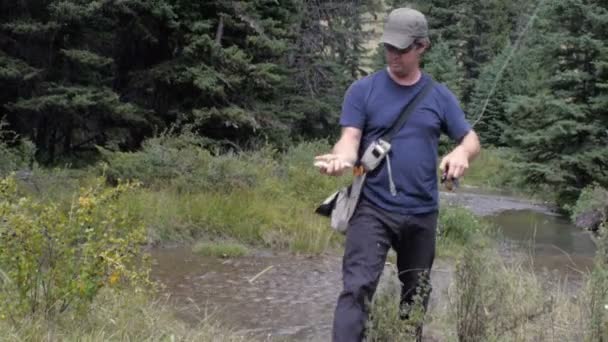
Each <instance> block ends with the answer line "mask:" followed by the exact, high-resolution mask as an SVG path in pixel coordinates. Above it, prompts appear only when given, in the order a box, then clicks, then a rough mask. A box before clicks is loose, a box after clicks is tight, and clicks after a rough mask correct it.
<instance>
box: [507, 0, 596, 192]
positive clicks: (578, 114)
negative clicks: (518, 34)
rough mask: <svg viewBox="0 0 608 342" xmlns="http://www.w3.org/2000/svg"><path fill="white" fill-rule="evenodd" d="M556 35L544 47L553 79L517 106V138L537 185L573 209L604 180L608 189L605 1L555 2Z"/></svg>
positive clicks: (512, 113)
mask: <svg viewBox="0 0 608 342" xmlns="http://www.w3.org/2000/svg"><path fill="white" fill-rule="evenodd" d="M604 6H605V5H604ZM548 15H549V16H550V18H551V27H550V30H548V31H546V32H545V35H544V38H545V44H544V45H542V46H539V49H541V51H542V53H543V55H544V57H545V58H544V66H545V67H546V70H547V72H548V74H549V75H552V77H551V78H549V79H548V80H547V82H546V86H545V87H544V89H543V88H541V89H535V91H533V92H530V93H529V94H528V95H527V96H521V97H519V98H518V99H517V101H515V102H514V104H513V105H512V106H511V107H510V108H509V111H508V115H509V116H511V117H512V120H511V123H512V125H513V127H512V130H511V131H510V132H509V137H510V140H511V141H512V142H513V145H514V146H515V147H516V148H517V149H518V151H519V152H520V155H521V156H522V158H523V159H524V161H525V167H526V169H527V177H528V181H529V182H530V184H538V185H546V186H550V187H552V188H553V189H554V190H556V191H557V192H558V202H559V203H561V204H568V203H570V202H572V201H573V200H575V199H576V197H577V195H578V193H579V192H580V190H581V189H582V188H583V187H584V186H586V185H588V184H590V183H591V182H594V181H597V182H599V183H600V184H601V185H603V186H606V185H607V184H608V177H607V173H606V165H608V151H607V149H606V144H605V142H606V129H607V128H608V126H607V125H606V107H602V106H598V104H599V103H605V102H602V99H604V98H605V84H606V73H605V64H603V63H605V62H602V60H604V61H605V57H603V56H602V53H603V52H605V51H606V33H605V32H604V30H602V29H600V27H604V28H605V27H606V24H607V23H608V11H607V10H606V8H605V7H602V6H601V5H600V2H597V1H584V0H561V1H558V2H555V3H552V4H551V8H550V11H548Z"/></svg>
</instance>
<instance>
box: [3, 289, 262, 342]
mask: <svg viewBox="0 0 608 342" xmlns="http://www.w3.org/2000/svg"><path fill="white" fill-rule="evenodd" d="M173 310H174V308H172V307H171V306H170V305H169V303H168V302H166V301H160V300H157V301H150V300H148V299H147V298H146V297H145V296H144V295H143V294H141V293H128V292H126V293H122V294H119V293H114V292H110V291H107V292H104V293H103V294H102V295H100V296H99V297H98V298H96V299H95V301H94V302H93V304H92V307H91V309H90V312H89V314H88V315H87V316H85V317H82V316H79V315H71V314H68V315H63V316H61V317H60V318H58V319H57V320H56V321H47V320H44V319H36V318H30V319H26V320H24V321H21V322H19V323H18V324H17V325H15V324H9V323H8V322H7V321H6V320H0V331H2V334H0V341H2V342H13V341H14V342H17V341H33V342H38V341H40V342H42V341H45V342H46V341H49V342H50V341H74V342H76V341H82V342H97V341H99V342H102V341H104V342H105V341H193V342H194V341H204V342H215V341H217V342H220V341H221V342H224V341H226V342H237V341H251V339H250V338H245V337H243V336H238V335H236V334H234V333H231V332H230V331H229V330H228V329H226V328H225V327H221V326H220V325H218V324H217V323H215V322H213V321H212V320H211V319H203V320H202V321H201V322H200V323H199V324H197V325H194V326H192V325H188V324H186V323H185V322H183V321H181V320H179V319H177V318H175V317H174V314H173V312H174V311H173Z"/></svg>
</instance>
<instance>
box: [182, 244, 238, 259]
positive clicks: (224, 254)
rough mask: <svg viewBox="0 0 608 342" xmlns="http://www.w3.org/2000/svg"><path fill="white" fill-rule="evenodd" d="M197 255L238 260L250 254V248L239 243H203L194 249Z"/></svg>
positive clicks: (196, 245)
mask: <svg viewBox="0 0 608 342" xmlns="http://www.w3.org/2000/svg"><path fill="white" fill-rule="evenodd" d="M192 251H193V252H194V253H196V254H200V255H205V256H213V257H220V258H236V257H242V256H246V255H248V254H249V248H247V247H246V246H244V245H242V244H239V243H232V242H209V241H201V242H198V243H196V244H195V245H194V246H193V247H192Z"/></svg>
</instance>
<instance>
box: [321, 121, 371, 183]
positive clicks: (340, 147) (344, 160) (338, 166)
mask: <svg viewBox="0 0 608 342" xmlns="http://www.w3.org/2000/svg"><path fill="white" fill-rule="evenodd" d="M360 143H361V130H360V129H359V128H355V127H344V128H342V134H341V135H340V140H338V142H337V143H336V144H335V145H334V148H333V149H332V153H331V154H325V155H322V156H317V157H315V161H317V162H318V161H321V162H325V163H326V164H325V167H320V171H321V173H324V174H327V175H331V176H340V175H342V174H343V173H344V171H345V170H346V169H348V168H352V167H353V165H355V163H356V162H357V159H358V158H357V154H358V151H359V144H360Z"/></svg>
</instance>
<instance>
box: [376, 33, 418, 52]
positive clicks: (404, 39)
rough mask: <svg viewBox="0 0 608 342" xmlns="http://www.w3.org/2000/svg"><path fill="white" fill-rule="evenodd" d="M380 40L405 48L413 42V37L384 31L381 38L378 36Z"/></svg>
mask: <svg viewBox="0 0 608 342" xmlns="http://www.w3.org/2000/svg"><path fill="white" fill-rule="evenodd" d="M380 42H381V43H383V44H389V45H392V46H394V47H396V48H398V49H405V48H406V47H408V46H410V45H412V43H413V42H414V37H410V36H403V34H395V33H393V32H386V31H385V32H384V33H383V34H382V38H380Z"/></svg>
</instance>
